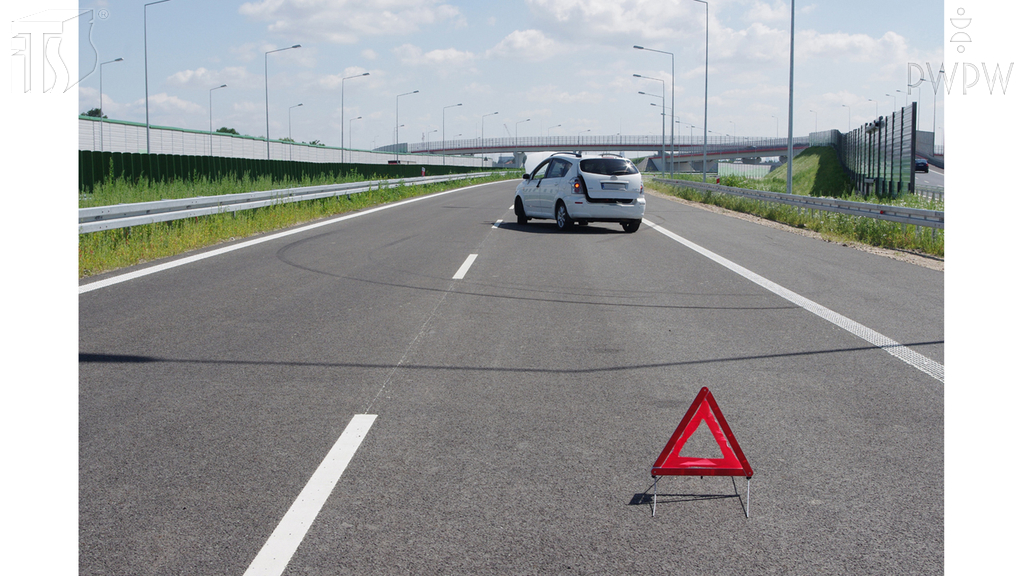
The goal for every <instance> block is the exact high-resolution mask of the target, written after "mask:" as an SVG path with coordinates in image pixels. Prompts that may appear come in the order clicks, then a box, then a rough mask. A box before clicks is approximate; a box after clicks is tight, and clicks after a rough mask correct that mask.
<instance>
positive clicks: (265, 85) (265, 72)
mask: <svg viewBox="0 0 1024 576" xmlns="http://www.w3.org/2000/svg"><path fill="white" fill-rule="evenodd" d="M292 48H302V45H301V44H296V45H294V46H288V47H287V48H278V49H276V50H270V51H269V52H266V53H264V54H263V95H264V97H265V98H266V111H267V160H270V77H269V75H268V69H269V64H268V63H267V62H268V60H269V58H270V55H271V54H273V53H274V52H281V51H282V50H291V49H292Z"/></svg>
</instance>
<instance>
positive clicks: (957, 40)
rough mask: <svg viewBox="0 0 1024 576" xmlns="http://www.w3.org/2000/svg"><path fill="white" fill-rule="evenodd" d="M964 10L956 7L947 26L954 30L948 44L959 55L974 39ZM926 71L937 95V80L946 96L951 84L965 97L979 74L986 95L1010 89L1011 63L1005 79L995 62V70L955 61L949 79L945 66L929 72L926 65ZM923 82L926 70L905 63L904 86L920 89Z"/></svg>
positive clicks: (978, 78) (971, 19)
mask: <svg viewBox="0 0 1024 576" xmlns="http://www.w3.org/2000/svg"><path fill="white" fill-rule="evenodd" d="M968 16H969V15H968V14H967V10H965V9H963V8H958V9H957V11H956V17H955V18H950V19H949V23H950V25H951V26H953V28H954V29H956V32H954V33H953V35H952V36H950V38H949V42H950V43H951V44H953V45H955V46H956V51H957V53H959V54H964V53H965V52H967V47H968V45H970V44H972V43H974V42H975V40H974V38H972V37H971V34H973V32H971V28H970V26H971V22H972V21H973V20H974V18H970V17H968ZM925 65H926V67H927V68H928V77H927V80H928V81H929V82H930V83H931V84H932V91H933V92H935V93H938V91H939V78H941V79H942V84H943V85H944V86H945V87H946V94H949V93H950V91H951V90H952V88H953V86H954V85H957V84H958V83H959V85H960V86H961V90H962V92H963V95H964V96H966V95H967V91H968V90H969V89H971V88H973V87H974V86H976V85H977V84H978V82H980V81H981V77H982V75H984V76H985V84H984V85H983V86H987V87H988V93H989V95H994V94H995V92H996V88H997V87H998V88H999V89H1000V90H1001V91H1002V93H1003V95H1006V90H1007V89H1008V88H1009V87H1010V74H1012V73H1013V62H1010V65H1009V66H1007V68H1006V78H1003V71H1002V70H1001V69H1000V67H999V64H998V63H997V64H996V65H995V66H994V67H990V66H989V65H988V63H987V62H982V63H981V67H980V68H979V67H978V65H977V64H973V63H971V62H954V63H953V69H952V70H951V71H950V73H949V75H948V78H947V75H946V71H945V68H944V65H940V66H939V69H938V71H937V74H936V72H935V71H933V70H932V65H931V64H930V63H925ZM915 70H916V71H917V74H918V79H917V82H916V83H915V82H914V71H915ZM957 72H959V73H960V80H959V82H958V81H957V77H956V76H957ZM924 81H925V69H924V68H922V67H921V66H920V65H919V64H914V63H908V64H907V86H908V87H910V88H915V87H917V86H920V85H921V83H922V82H924Z"/></svg>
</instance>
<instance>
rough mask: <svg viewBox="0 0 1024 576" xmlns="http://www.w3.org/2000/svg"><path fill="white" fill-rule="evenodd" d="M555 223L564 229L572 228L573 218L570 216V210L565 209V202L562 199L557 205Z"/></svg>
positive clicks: (560, 228)
mask: <svg viewBox="0 0 1024 576" xmlns="http://www.w3.org/2000/svg"><path fill="white" fill-rule="evenodd" d="M555 224H556V225H557V226H558V229H559V230H562V231H566V230H570V229H572V218H570V217H569V211H568V210H566V209H565V204H563V203H562V202H561V201H559V202H558V205H557V206H555Z"/></svg>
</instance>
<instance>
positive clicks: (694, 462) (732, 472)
mask: <svg viewBox="0 0 1024 576" xmlns="http://www.w3.org/2000/svg"><path fill="white" fill-rule="evenodd" d="M701 422H704V423H705V424H707V426H708V428H709V429H711V434H712V435H713V436H714V437H715V441H716V442H718V447H719V448H720V449H721V450H722V456H723V457H722V458H689V457H686V456H680V452H681V451H682V449H683V446H684V445H685V444H686V441H687V440H689V439H690V436H691V435H693V433H694V431H696V430H697V427H698V426H700V424H701ZM753 475H754V470H753V469H752V468H751V467H750V463H748V462H747V458H746V457H745V456H744V455H743V450H741V449H740V445H739V443H737V442H736V437H735V436H733V434H732V430H731V429H729V424H728V423H727V422H726V421H725V417H724V416H722V410H721V409H719V407H718V403H717V402H715V397H714V396H713V395H712V394H711V391H710V390H708V389H707V387H704V388H701V389H700V392H698V393H697V397H696V398H694V399H693V404H690V409H689V410H687V411H686V415H685V416H683V419H682V421H680V422H679V426H677V427H676V431H675V432H673V433H672V437H671V438H669V441H668V444H665V448H664V449H663V450H662V451H661V455H660V456H658V459H657V460H656V461H655V462H654V466H653V467H652V468H651V476H746V477H747V478H750V477H751V476H753Z"/></svg>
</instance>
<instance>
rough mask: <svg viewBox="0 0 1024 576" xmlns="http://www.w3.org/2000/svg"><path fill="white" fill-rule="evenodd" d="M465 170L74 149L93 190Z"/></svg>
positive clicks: (83, 182)
mask: <svg viewBox="0 0 1024 576" xmlns="http://www.w3.org/2000/svg"><path fill="white" fill-rule="evenodd" d="M423 169H426V176H439V175H444V174H464V173H466V172H479V171H481V169H480V168H474V167H470V166H428V165H421V166H417V165H409V164H354V163H341V162H295V161H290V160H254V159H250V158H223V157H217V156H182V155H178V154H142V153H130V152H97V151H92V150H80V151H79V152H78V188H79V191H80V192H84V193H88V192H92V189H93V186H95V185H96V184H98V183H101V182H108V181H114V180H117V179H119V178H121V179H124V180H125V181H127V182H138V181H140V180H143V179H146V180H150V181H155V182H170V181H192V180H198V179H201V178H206V179H207V180H211V181H212V180H220V179H222V178H236V179H238V180H241V179H243V177H244V176H245V175H246V174H248V176H249V178H251V179H254V180H255V179H258V178H262V177H264V176H270V177H271V179H272V180H273V181H274V182H281V181H284V180H286V179H288V180H292V181H298V180H302V179H303V178H305V177H308V178H311V179H316V178H321V177H338V178H341V177H343V176H346V175H348V174H350V173H352V172H355V173H357V174H359V175H361V176H363V177H365V178H366V179H372V178H382V179H384V178H413V177H416V176H421V175H423V173H422V170H423Z"/></svg>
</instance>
